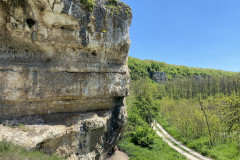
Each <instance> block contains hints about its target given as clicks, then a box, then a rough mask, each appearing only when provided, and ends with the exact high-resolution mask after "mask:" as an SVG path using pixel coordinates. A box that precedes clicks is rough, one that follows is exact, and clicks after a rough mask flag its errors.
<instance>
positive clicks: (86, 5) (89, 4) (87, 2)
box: [80, 0, 95, 12]
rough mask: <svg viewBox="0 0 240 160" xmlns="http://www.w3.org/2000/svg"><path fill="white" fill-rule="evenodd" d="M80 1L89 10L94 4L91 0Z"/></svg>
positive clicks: (91, 9)
mask: <svg viewBox="0 0 240 160" xmlns="http://www.w3.org/2000/svg"><path fill="white" fill-rule="evenodd" d="M80 2H81V4H82V5H83V6H84V8H85V9H87V10H88V11H90V12H92V11H93V8H94V5H95V3H94V2H93V0H81V1H80Z"/></svg>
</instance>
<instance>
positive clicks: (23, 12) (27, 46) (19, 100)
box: [0, 0, 132, 159]
mask: <svg viewBox="0 0 240 160" xmlns="http://www.w3.org/2000/svg"><path fill="white" fill-rule="evenodd" d="M109 1H110V0H97V1H94V3H95V5H94V8H93V10H92V11H90V10H89V9H88V8H87V7H86V4H84V3H83V2H84V1H81V0H0V121H1V124H0V125H1V126H0V140H4V141H11V142H13V143H15V144H20V145H23V146H25V147H27V148H30V149H31V148H37V149H39V150H42V151H44V152H46V153H58V154H59V155H61V156H64V157H65V158H68V159H79V158H80V159H104V158H105V157H106V154H107V153H108V152H110V151H111V150H112V149H113V148H114V146H115V145H116V142H117V140H118V139H119V136H120V134H121V131H122V128H123V126H124V124H125V122H126V106H125V97H126V96H127V93H128V83H129V74H128V67H127V56H128V50H129V46H130V40H129V26H130V24H131V16H132V15H131V10H130V8H129V7H128V6H127V5H125V4H124V3H122V2H117V4H116V5H110V3H109Z"/></svg>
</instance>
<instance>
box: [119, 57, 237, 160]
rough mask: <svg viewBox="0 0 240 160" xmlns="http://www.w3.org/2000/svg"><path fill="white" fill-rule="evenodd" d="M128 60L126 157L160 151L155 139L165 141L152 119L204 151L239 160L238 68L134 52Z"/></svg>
mask: <svg viewBox="0 0 240 160" xmlns="http://www.w3.org/2000/svg"><path fill="white" fill-rule="evenodd" d="M128 66H129V69H130V74H131V79H132V81H131V86H130V94H129V96H128V97H127V106H128V108H127V111H128V125H127V127H126V131H125V134H124V138H123V140H122V141H121V142H120V147H121V148H122V149H123V150H124V151H126V152H127V153H128V154H129V155H130V158H132V159H138V158H139V157H142V159H154V158H155V157H154V155H158V154H159V153H160V150H158V149H156V148H158V147H157V146H156V145H157V144H163V142H161V140H158V139H157V138H156V135H155V134H154V132H153V131H152V129H151V123H152V122H153V120H156V121H157V122H158V123H160V124H161V125H162V126H164V127H165V129H166V130H167V131H168V132H169V133H170V134H171V135H172V136H173V137H175V138H176V139H178V140H179V141H180V142H182V143H183V144H184V145H186V146H187V147H189V148H192V149H193V150H196V151H197V152H199V153H201V154H202V155H205V156H208V157H211V158H213V159H217V160H225V159H232V160H239V158H238V157H239V152H240V133H239V129H240V125H239V124H240V123H239V119H240V98H239V95H240V76H239V74H238V73H236V72H227V71H221V70H214V69H201V68H190V67H185V66H177V65H169V64H166V63H163V62H157V61H153V60H140V59H137V58H132V57H129V61H128ZM156 73H163V74H162V75H163V76H165V78H163V79H162V80H161V81H157V82H158V83H156V82H155V81H154V80H155V76H156ZM159 75H160V76H161V74H159ZM130 146H131V147H130ZM130 148H135V149H130ZM134 150H138V152H137V153H136V152H134ZM162 152H163V153H161V154H163V155H168V154H167V153H170V151H168V150H165V151H162ZM150 153H151V154H150ZM144 154H148V156H147V157H145V156H144ZM149 154H150V155H149ZM173 154H174V152H173ZM176 155H177V154H176ZM179 158H180V159H181V157H178V158H176V157H175V158H173V157H171V158H168V159H179Z"/></svg>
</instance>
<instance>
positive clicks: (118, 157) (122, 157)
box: [106, 150, 129, 160]
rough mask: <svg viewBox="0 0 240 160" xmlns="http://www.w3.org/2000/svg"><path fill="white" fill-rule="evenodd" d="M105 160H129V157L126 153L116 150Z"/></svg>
mask: <svg viewBox="0 0 240 160" xmlns="http://www.w3.org/2000/svg"><path fill="white" fill-rule="evenodd" d="M106 160H129V157H128V155H127V154H126V153H124V152H121V151H119V150H117V151H116V152H115V153H114V154H113V155H112V156H111V157H108V158H107V159H106Z"/></svg>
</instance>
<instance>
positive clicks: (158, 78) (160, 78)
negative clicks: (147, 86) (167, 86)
mask: <svg viewBox="0 0 240 160" xmlns="http://www.w3.org/2000/svg"><path fill="white" fill-rule="evenodd" d="M153 80H154V81H155V82H156V83H159V84H162V83H164V82H166V81H167V80H168V78H167V75H166V73H165V72H154V73H153Z"/></svg>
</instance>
